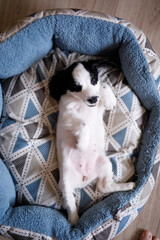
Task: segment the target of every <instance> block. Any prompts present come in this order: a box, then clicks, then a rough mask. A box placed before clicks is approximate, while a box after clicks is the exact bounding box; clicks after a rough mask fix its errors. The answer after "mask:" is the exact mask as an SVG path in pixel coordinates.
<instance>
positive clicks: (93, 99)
mask: <svg viewBox="0 0 160 240" xmlns="http://www.w3.org/2000/svg"><path fill="white" fill-rule="evenodd" d="M98 98H99V96H93V97H89V98H87V102H88V103H89V104H88V106H89V107H94V106H96V103H97V102H98Z"/></svg>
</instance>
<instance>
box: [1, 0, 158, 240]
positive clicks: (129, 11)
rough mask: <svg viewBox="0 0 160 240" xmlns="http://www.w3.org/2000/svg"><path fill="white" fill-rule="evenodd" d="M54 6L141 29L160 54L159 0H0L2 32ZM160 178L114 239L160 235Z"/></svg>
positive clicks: (126, 239)
mask: <svg viewBox="0 0 160 240" xmlns="http://www.w3.org/2000/svg"><path fill="white" fill-rule="evenodd" d="M53 8H77V9H88V10H93V11H100V12H104V13H107V14H110V15H114V16H117V17H120V18H123V19H127V20H128V21H131V22H132V23H134V24H135V25H136V26H137V27H139V28H140V29H142V30H143V31H144V33H145V34H146V35H147V37H148V38H149V40H150V42H151V43H152V45H153V47H154V48H155V50H156V51H157V53H158V55H159V56H160V0H152V1H151V0H87V1H86V0H32V1H31V0H14V1H13V0H7V1H6V0H0V31H1V30H4V29H5V28H6V27H7V26H9V25H11V24H12V23H13V22H14V21H16V20H17V19H20V18H23V17H25V16H27V15H29V14H31V13H33V12H37V11H41V10H45V9H53ZM159 184H160V180H158V181H157V184H156V187H155V189H154V191H153V192H152V196H151V197H150V199H149V201H148V202H147V204H146V206H145V207H144V209H143V210H142V212H141V213H140V214H139V216H138V217H137V218H136V220H135V221H134V222H133V223H132V224H131V225H130V226H129V227H128V228H127V229H126V230H125V231H124V232H122V233H121V234H120V235H119V236H117V237H116V238H115V240H137V239H138V236H139V234H140V232H141V231H142V229H150V230H151V231H152V232H153V234H155V235H158V236H159V237H160V203H159V199H160V188H159Z"/></svg>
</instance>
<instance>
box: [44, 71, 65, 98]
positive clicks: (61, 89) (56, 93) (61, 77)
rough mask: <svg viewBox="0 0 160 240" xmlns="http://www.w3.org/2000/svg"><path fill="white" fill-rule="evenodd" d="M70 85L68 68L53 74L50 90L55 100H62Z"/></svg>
mask: <svg viewBox="0 0 160 240" xmlns="http://www.w3.org/2000/svg"><path fill="white" fill-rule="evenodd" d="M67 86H68V73H67V70H63V71H61V72H58V73H57V74H55V75H53V77H52V78H51V80H50V83H49V90H50V94H51V96H52V97H53V98H54V99H55V100H57V101H58V100H60V97H61V96H62V95H63V94H65V93H66V91H67Z"/></svg>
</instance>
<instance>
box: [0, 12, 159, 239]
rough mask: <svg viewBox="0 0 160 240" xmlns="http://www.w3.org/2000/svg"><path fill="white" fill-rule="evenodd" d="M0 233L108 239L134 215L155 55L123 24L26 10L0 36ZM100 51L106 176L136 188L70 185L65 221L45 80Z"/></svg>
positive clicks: (143, 172) (151, 147) (150, 140)
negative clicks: (72, 202)
mask: <svg viewBox="0 0 160 240" xmlns="http://www.w3.org/2000/svg"><path fill="white" fill-rule="evenodd" d="M0 41H1V44H0V79H1V86H0V98H1V101H0V109H1V125H0V140H1V145H0V157H1V161H0V234H1V235H3V236H6V237H8V238H10V239H46V240H47V239H48V240H49V239H59V240H60V239H63V240H64V239H66V240H69V239H76V240H78V239H86V240H89V239H97V240H100V239H112V238H114V237H115V236H116V235H117V234H119V233H120V232H121V231H122V230H124V229H125V228H126V227H127V226H128V225H129V224H130V223H131V222H132V221H133V220H134V219H135V218H136V216H137V215H138V214H139V212H140V211H141V209H142V208H143V206H144V204H145V203H146V201H147V199H148V197H149V196H150V194H151V192H152V189H153V187H154V184H155V181H156V179H157V176H158V172H159V163H160V148H158V145H159V138H160V98H159V91H158V90H159V81H160V61H159V58H158V56H157V55H156V53H155V51H154V50H153V48H152V46H151V44H150V43H149V41H148V40H147V38H146V36H145V35H144V33H143V32H142V31H140V30H139V29H137V28H136V27H135V26H133V25H132V24H131V23H129V22H127V21H125V20H122V19H119V18H116V17H111V16H108V15H105V14H100V13H95V12H87V11H82V10H77V11H75V10H53V11H44V12H40V13H36V14H33V15H32V16H30V17H28V18H26V19H25V20H23V21H22V22H20V23H17V24H16V26H14V27H13V28H10V29H8V30H6V31H5V32H2V33H1V35H0ZM99 57H104V58H105V57H108V59H109V61H112V66H113V61H115V66H114V67H110V65H108V66H106V67H103V68H102V69H101V71H100V73H99V77H100V78H101V79H102V81H106V82H107V83H108V84H109V85H110V86H111V88H112V90H113V92H114V94H115V96H116V98H117V105H116V108H115V109H113V110H112V111H106V112H105V115H104V125H105V129H106V149H105V150H106V155H107V156H108V157H109V159H110V161H111V162H112V165H113V172H114V177H115V180H116V181H121V182H126V181H128V180H130V179H131V178H132V180H134V181H135V182H136V189H134V190H132V191H128V192H118V193H114V194H111V195H109V196H106V195H104V194H101V193H99V192H97V190H96V189H95V186H94V185H93V186H87V187H86V188H85V189H81V190H79V189H77V190H76V193H75V198H76V204H77V207H78V209H79V214H80V220H79V222H78V224H77V225H76V226H74V227H73V226H71V225H70V223H69V222H68V220H67V214H66V211H65V210H64V208H63V202H62V196H61V193H60V191H59V189H58V185H57V183H58V180H59V172H58V164H57V158H56V147H55V139H56V131H55V129H56V121H57V116H58V104H57V102H55V101H54V100H53V99H51V97H50V94H49V89H48V83H49V80H50V78H51V76H53V74H54V73H55V72H57V71H59V70H62V69H64V68H66V67H67V66H69V65H71V64H72V63H73V62H75V61H81V60H86V61H87V60H89V59H96V58H99Z"/></svg>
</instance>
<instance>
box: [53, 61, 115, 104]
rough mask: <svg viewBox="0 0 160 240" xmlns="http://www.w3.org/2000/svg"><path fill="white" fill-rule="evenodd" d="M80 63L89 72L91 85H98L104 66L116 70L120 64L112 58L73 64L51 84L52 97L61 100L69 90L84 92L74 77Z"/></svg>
mask: <svg viewBox="0 0 160 240" xmlns="http://www.w3.org/2000/svg"><path fill="white" fill-rule="evenodd" d="M78 63H81V64H82V65H83V66H84V68H85V69H86V70H87V71H88V72H89V74H90V79H91V84H92V85H96V84H97V82H98V69H99V68H101V67H104V66H107V65H109V66H111V67H114V68H117V67H119V62H116V61H114V60H113V59H112V58H110V57H106V58H105V59H99V60H89V61H88V62H84V61H82V62H76V63H73V64H72V65H71V66H70V67H68V68H67V69H66V70H62V71H60V72H58V73H56V74H55V75H54V76H53V77H52V78H51V81H50V83H49V89H50V94H51V96H52V97H53V98H54V99H56V100H60V97H61V96H62V95H64V94H65V93H66V92H67V90H70V91H71V92H80V91H81V90H82V87H83V86H81V85H79V84H77V83H76V82H75V81H74V79H73V76H72V72H73V70H74V68H75V67H76V66H77V65H78Z"/></svg>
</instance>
